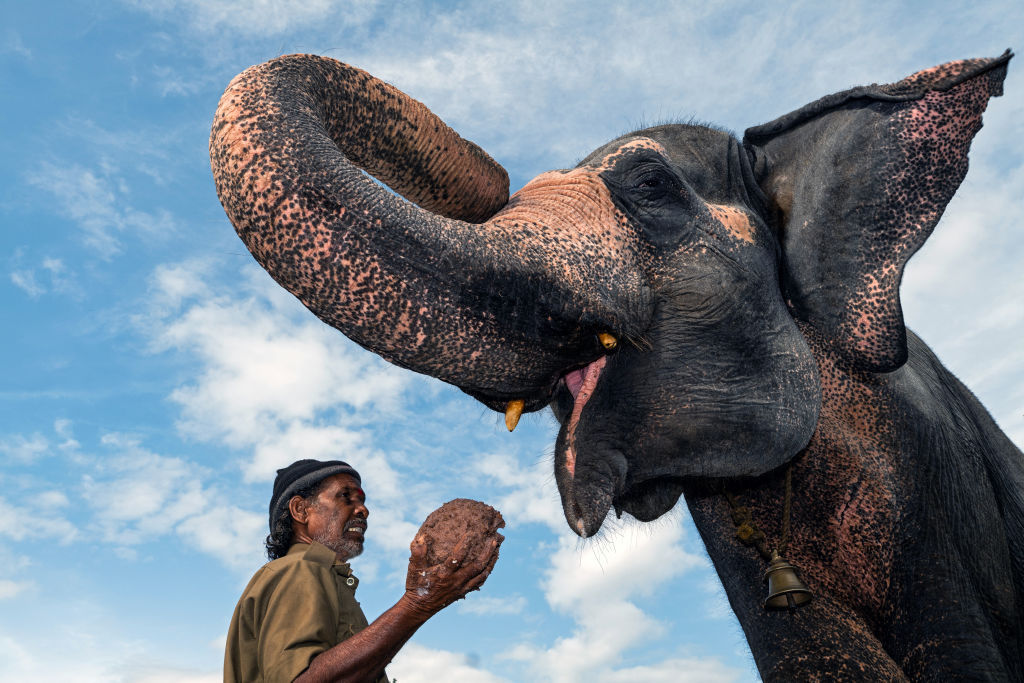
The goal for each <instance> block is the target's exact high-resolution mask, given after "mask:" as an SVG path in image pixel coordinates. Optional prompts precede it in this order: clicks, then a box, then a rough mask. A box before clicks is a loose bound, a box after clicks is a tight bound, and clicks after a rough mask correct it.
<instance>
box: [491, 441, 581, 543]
mask: <svg viewBox="0 0 1024 683" xmlns="http://www.w3.org/2000/svg"><path fill="white" fill-rule="evenodd" d="M472 468H473V469H474V470H475V471H476V472H477V473H478V474H479V475H480V476H483V477H484V478H485V479H487V480H488V481H490V482H492V483H493V484H494V485H497V486H498V487H500V488H505V489H511V491H509V492H508V493H505V494H504V495H502V496H501V497H499V498H497V499H496V502H495V507H497V508H498V509H499V510H501V514H502V516H503V517H504V518H505V521H506V522H507V523H508V524H509V525H512V526H519V525H522V524H527V523H536V524H543V525H545V526H547V527H548V528H549V529H551V531H552V532H554V533H556V534H561V533H563V532H564V530H565V528H566V522H565V516H564V515H563V514H562V507H561V504H560V503H559V500H560V499H559V497H558V489H557V488H556V486H555V480H554V474H553V472H552V469H551V462H550V461H549V460H548V459H547V458H545V459H543V460H538V461H536V462H534V463H533V465H532V466H529V467H522V466H521V465H520V463H518V462H517V461H516V460H515V459H514V458H513V457H512V456H509V455H498V454H488V455H484V456H481V457H478V458H476V459H474V460H473V463H472Z"/></svg>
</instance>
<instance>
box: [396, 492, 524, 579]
mask: <svg viewBox="0 0 1024 683" xmlns="http://www.w3.org/2000/svg"><path fill="white" fill-rule="evenodd" d="M503 526H505V520H504V519H502V518H501V513H500V512H498V511H497V510H495V509H494V508H492V507H491V506H490V505H488V504H487V503H481V502H480V501H478V500H469V499H468V498H456V499H455V500H450V501H448V502H447V503H445V504H444V505H442V506H441V507H439V508H437V509H436V510H434V511H433V512H431V513H430V515H429V516H428V517H427V519H426V521H424V522H423V525H422V526H421V527H420V530H419V531H418V532H417V533H416V538H417V539H422V540H423V541H424V542H425V543H426V544H427V564H428V565H437V564H441V563H442V562H444V561H446V560H447V559H448V558H449V557H450V556H451V554H452V551H453V550H454V549H455V546H456V545H457V544H458V542H459V540H460V539H462V537H463V536H466V545H467V550H468V554H467V555H466V557H474V556H476V555H477V554H479V553H480V552H482V551H483V548H484V545H485V544H486V543H487V542H489V541H490V540H491V539H492V538H494V537H495V536H497V537H498V538H501V539H503V538H505V537H504V536H502V535H501V534H499V533H498V529H500V528H501V527H503Z"/></svg>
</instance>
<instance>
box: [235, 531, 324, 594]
mask: <svg viewBox="0 0 1024 683" xmlns="http://www.w3.org/2000/svg"><path fill="white" fill-rule="evenodd" d="M333 564H334V551H332V550H331V549H330V548H327V547H325V546H323V545H321V544H319V543H316V542H313V543H311V544H309V543H296V544H294V545H293V546H292V547H291V549H290V550H289V551H288V554H287V555H285V556H284V557H279V558H277V559H276V560H271V561H270V562H267V563H266V564H265V565H263V566H262V567H260V569H259V570H258V571H257V572H256V573H255V574H254V575H253V577H252V579H251V580H250V581H249V585H248V586H247V588H246V591H245V592H246V593H251V592H252V591H253V590H259V589H260V588H264V587H267V586H270V585H273V584H276V583H277V582H278V581H280V580H282V579H283V578H284V577H287V576H297V575H304V574H305V575H308V574H322V573H327V572H329V571H330V569H331V566H332V565H333Z"/></svg>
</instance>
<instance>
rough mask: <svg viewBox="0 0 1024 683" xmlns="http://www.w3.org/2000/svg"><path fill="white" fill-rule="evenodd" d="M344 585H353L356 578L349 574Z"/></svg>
mask: <svg viewBox="0 0 1024 683" xmlns="http://www.w3.org/2000/svg"><path fill="white" fill-rule="evenodd" d="M345 585H346V586H354V585H356V580H355V579H354V578H352V577H351V576H350V577H348V578H347V579H345Z"/></svg>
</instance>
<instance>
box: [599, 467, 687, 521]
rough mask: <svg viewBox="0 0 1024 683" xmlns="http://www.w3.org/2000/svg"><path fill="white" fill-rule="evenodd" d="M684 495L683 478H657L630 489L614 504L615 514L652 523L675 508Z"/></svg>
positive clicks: (617, 498) (618, 497)
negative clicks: (624, 514) (626, 515)
mask: <svg viewBox="0 0 1024 683" xmlns="http://www.w3.org/2000/svg"><path fill="white" fill-rule="evenodd" d="M682 494H683V479H682V478H681V477H657V478H655V479H648V480H647V481H644V482H641V483H639V484H637V485H635V486H632V487H630V488H629V489H628V490H626V491H624V492H623V493H622V494H621V495H619V496H617V497H616V498H615V500H614V501H613V502H612V506H613V507H614V508H615V513H616V514H617V515H619V516H621V515H622V513H623V512H625V513H627V514H629V515H631V516H632V517H635V518H636V519H637V520H639V521H641V522H650V521H653V520H655V519H657V518H658V517H661V516H662V515H663V514H665V513H666V512H668V511H669V510H671V509H672V508H673V507H675V504H676V502H678V501H679V496H681V495H682Z"/></svg>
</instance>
